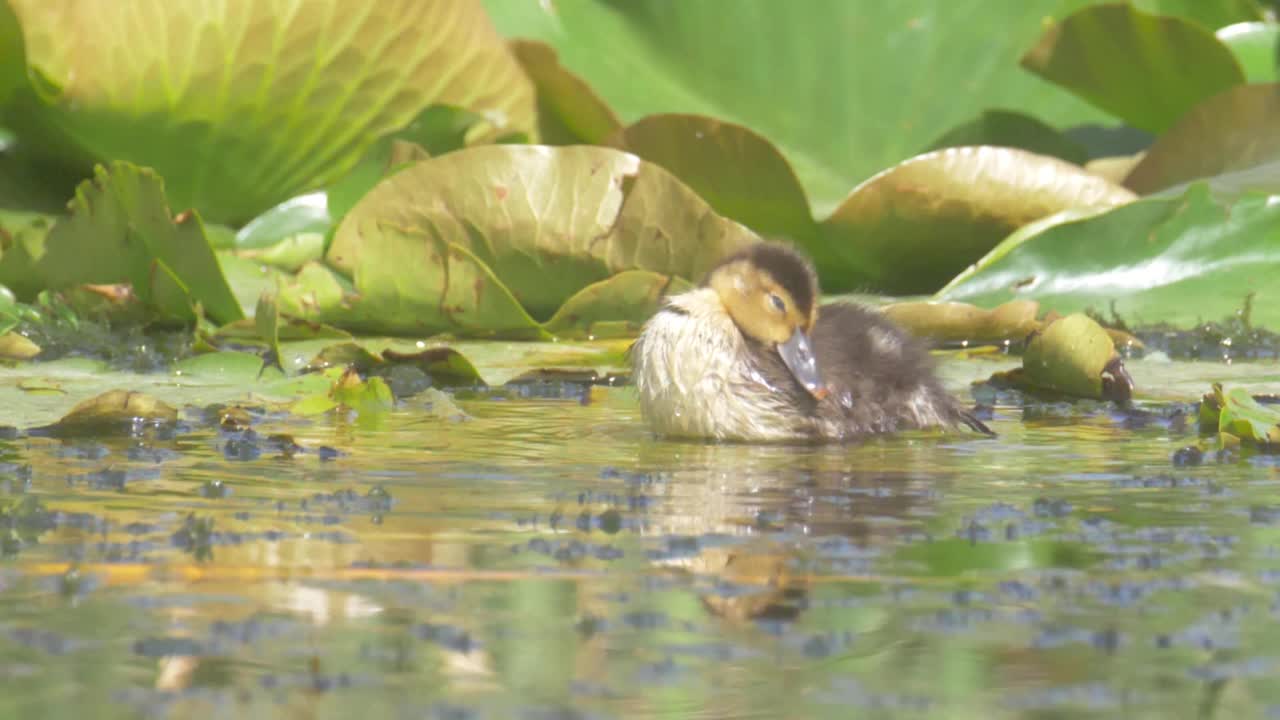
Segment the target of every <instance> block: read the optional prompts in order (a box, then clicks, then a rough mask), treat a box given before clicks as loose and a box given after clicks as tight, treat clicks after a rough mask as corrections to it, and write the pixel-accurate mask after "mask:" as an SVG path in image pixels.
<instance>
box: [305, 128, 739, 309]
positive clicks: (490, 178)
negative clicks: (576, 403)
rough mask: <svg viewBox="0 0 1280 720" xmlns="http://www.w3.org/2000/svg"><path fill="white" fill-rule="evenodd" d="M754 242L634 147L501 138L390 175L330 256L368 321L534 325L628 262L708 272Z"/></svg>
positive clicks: (686, 273) (690, 273) (341, 231)
mask: <svg viewBox="0 0 1280 720" xmlns="http://www.w3.org/2000/svg"><path fill="white" fill-rule="evenodd" d="M755 239H757V238H756V236H755V234H754V233H751V232H750V231H748V230H747V229H746V228H744V227H742V226H741V225H738V224H737V223H734V222H731V221H729V220H726V219H724V218H722V217H720V216H718V215H716V214H715V213H714V212H712V210H711V209H710V208H709V207H708V206H707V205H706V203H704V202H703V201H702V200H701V199H700V198H699V197H698V196H697V195H696V194H695V193H693V192H692V191H691V190H690V189H689V188H687V187H685V186H684V185H683V184H681V183H680V182H679V181H677V180H676V179H675V178H673V177H672V176H671V175H670V174H668V173H667V172H666V171H664V170H662V169H661V168H659V167H657V166H656V165H652V164H649V163H645V162H642V161H640V160H639V159H638V158H636V157H635V156H634V155H630V154H627V153H623V152H619V151H617V150H612V149H608V148H600V147H585V146H577V147H565V148H552V147H539V146H514V145H502V146H484V147H477V148H470V149H467V150H461V151H458V152H455V153H450V154H448V155H444V156H442V157H439V158H434V159H432V160H429V161H426V162H422V163H419V164H417V165H414V166H412V167H410V168H408V169H406V170H403V171H401V172H399V173H397V174H395V175H393V176H392V177H390V178H388V179H386V180H385V181H383V182H382V183H381V184H380V185H379V186H378V187H376V188H375V189H374V190H373V191H372V192H370V193H369V194H368V195H367V196H365V198H364V199H363V200H362V201H361V202H360V204H359V205H358V206H357V207H356V208H355V209H353V210H352V211H351V212H350V213H349V214H348V215H347V217H346V219H345V220H344V221H343V223H342V225H341V226H340V227H339V228H338V232H337V233H336V235H335V237H334V240H333V243H332V245H331V246H330V248H329V252H328V255H327V258H326V259H327V261H328V263H329V264H330V265H331V266H333V267H334V268H336V269H337V270H339V271H340V272H342V273H344V274H346V275H348V276H349V277H351V278H353V280H354V285H355V288H354V293H353V296H352V297H351V298H350V304H351V308H350V310H349V311H345V312H347V314H348V316H349V317H351V318H353V319H354V322H357V323H358V325H359V326H360V327H362V328H364V329H366V330H370V331H378V330H380V331H386V332H410V333H425V332H429V331H433V330H454V331H459V332H468V333H477V332H486V331H502V332H508V333H509V332H524V333H526V334H534V335H537V334H541V333H542V332H543V331H542V330H541V329H539V328H538V327H537V325H536V323H535V322H534V320H533V317H549V316H550V315H552V314H553V313H554V312H555V311H556V310H557V309H558V308H559V307H560V306H561V305H562V304H563V303H564V302H565V301H566V300H568V299H569V297H571V296H572V295H573V294H574V293H576V292H578V291H579V290H581V289H582V288H583V287H585V286H587V285H589V284H591V283H593V282H597V281H600V280H604V279H606V278H608V277H609V276H610V275H612V274H614V273H617V272H620V271H623V270H631V269H639V270H649V271H652V272H656V273H660V274H664V275H679V276H681V277H685V278H693V277H697V278H700V277H701V276H702V275H703V274H704V273H705V272H706V270H707V269H708V268H710V267H711V265H713V264H714V263H715V262H716V261H718V260H719V259H720V258H721V257H723V256H724V255H726V254H728V253H729V252H730V251H732V250H734V249H737V248H739V247H742V246H743V245H745V244H747V243H750V242H752V241H754V240H755ZM304 316H305V314H304ZM531 316H533V317H531ZM348 322H350V321H348Z"/></svg>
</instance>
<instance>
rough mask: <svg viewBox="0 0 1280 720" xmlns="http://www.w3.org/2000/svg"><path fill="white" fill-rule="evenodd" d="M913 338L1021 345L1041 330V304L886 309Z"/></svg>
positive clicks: (1022, 302)
mask: <svg viewBox="0 0 1280 720" xmlns="http://www.w3.org/2000/svg"><path fill="white" fill-rule="evenodd" d="M882 310H883V312H884V314H885V315H888V316H889V319H891V320H893V321H894V322H895V323H897V324H899V325H901V326H902V327H903V328H905V329H906V330H908V331H909V332H911V334H913V335H916V336H919V337H924V338H929V339H930V340H933V341H935V342H965V343H974V344H977V343H991V342H1016V343H1021V342H1022V341H1023V340H1026V339H1027V335H1028V334H1030V333H1031V331H1032V330H1035V329H1037V328H1039V327H1040V322H1039V321H1038V320H1037V319H1036V316H1037V314H1038V313H1039V311H1040V303H1038V302H1036V301H1034V300H1011V301H1009V302H1007V303H1004V304H1002V305H999V306H997V307H995V308H992V309H990V310H988V309H986V308H980V307H977V306H975V305H970V304H968V303H957V302H899V303H893V304H891V305H886V306H884V308H882Z"/></svg>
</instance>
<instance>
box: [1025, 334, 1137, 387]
mask: <svg viewBox="0 0 1280 720" xmlns="http://www.w3.org/2000/svg"><path fill="white" fill-rule="evenodd" d="M1123 368H1124V366H1123V362H1122V361H1121V360H1120V357H1119V355H1117V354H1116V349H1115V345H1114V344H1113V343H1112V342H1111V337H1110V336H1109V335H1108V334H1107V332H1106V330H1104V329H1103V328H1102V326H1101V325H1098V323H1096V322H1094V321H1093V320H1092V319H1090V318H1089V317H1088V316H1086V315H1083V314H1080V313H1075V314H1072V315H1068V316H1066V317H1064V318H1060V319H1058V320H1055V321H1053V322H1051V323H1049V324H1048V325H1047V326H1046V327H1045V328H1044V329H1042V330H1041V331H1040V332H1039V333H1037V334H1036V335H1035V336H1034V337H1033V338H1032V339H1031V342H1029V343H1028V344H1027V349H1026V352H1025V353H1024V354H1023V356H1022V375H1021V378H1022V380H1024V381H1025V382H1026V383H1027V384H1028V385H1030V386H1032V387H1036V388H1041V389H1044V390H1050V391H1053V392H1059V393H1064V394H1066V395H1073V396H1076V397H1086V398H1111V399H1115V400H1120V401H1127V400H1128V399H1129V396H1130V394H1131V392H1132V390H1133V385H1132V380H1130V379H1129V377H1128V374H1127V373H1126V372H1125V371H1124V369H1123Z"/></svg>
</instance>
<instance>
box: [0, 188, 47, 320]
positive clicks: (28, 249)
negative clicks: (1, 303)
mask: <svg viewBox="0 0 1280 720" xmlns="http://www.w3.org/2000/svg"><path fill="white" fill-rule="evenodd" d="M53 225H54V218H53V217H52V216H49V215H45V214H42V213H31V212H17V211H7V210H6V211H0V285H4V286H5V287H7V288H9V289H10V290H12V291H13V293H14V294H15V295H16V296H17V297H19V298H22V299H24V300H30V299H32V298H34V297H35V296H36V294H37V293H39V292H40V291H41V290H43V289H44V281H43V280H41V279H40V276H39V275H38V274H37V273H36V267H35V265H36V260H37V259H38V258H39V257H40V256H41V255H43V254H44V243H45V238H46V237H47V236H48V235H49V231H50V230H52V229H53Z"/></svg>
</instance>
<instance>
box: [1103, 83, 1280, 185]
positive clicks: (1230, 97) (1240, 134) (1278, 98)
mask: <svg viewBox="0 0 1280 720" xmlns="http://www.w3.org/2000/svg"><path fill="white" fill-rule="evenodd" d="M1200 178H1212V179H1211V180H1210V185H1211V186H1212V187H1213V188H1214V190H1215V192H1218V194H1219V195H1221V196H1230V195H1238V194H1242V193H1244V192H1247V191H1264V192H1278V191H1280V84H1277V83H1267V84H1260V85H1243V86H1241V87H1236V88H1232V89H1230V90H1228V91H1226V92H1224V93H1222V94H1220V95H1215V96H1214V97H1212V98H1209V99H1208V100H1206V101H1204V102H1203V103H1200V104H1199V105H1197V106H1196V107H1195V109H1193V110H1192V111H1191V112H1189V113H1187V114H1186V115H1185V116H1184V117H1183V118H1182V119H1181V120H1179V121H1178V124H1176V125H1174V126H1173V127H1172V128H1170V129H1169V130H1168V132H1165V133H1164V134H1163V135H1161V136H1160V138H1159V139H1157V140H1156V142H1155V144H1154V145H1152V146H1151V149H1150V150H1148V151H1147V153H1146V155H1145V156H1144V157H1143V158H1142V161H1141V162H1139V163H1138V164H1137V165H1136V166H1135V167H1134V168H1133V170H1132V171H1131V172H1130V173H1129V176H1128V177H1126V178H1125V181H1124V184H1125V186H1127V187H1129V188H1131V189H1133V190H1134V191H1135V192H1138V193H1142V194H1148V193H1153V192H1156V191H1158V190H1164V189H1166V188H1174V189H1175V190H1180V188H1178V186H1180V185H1182V184H1184V183H1189V182H1191V181H1193V180H1197V179H1200Z"/></svg>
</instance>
